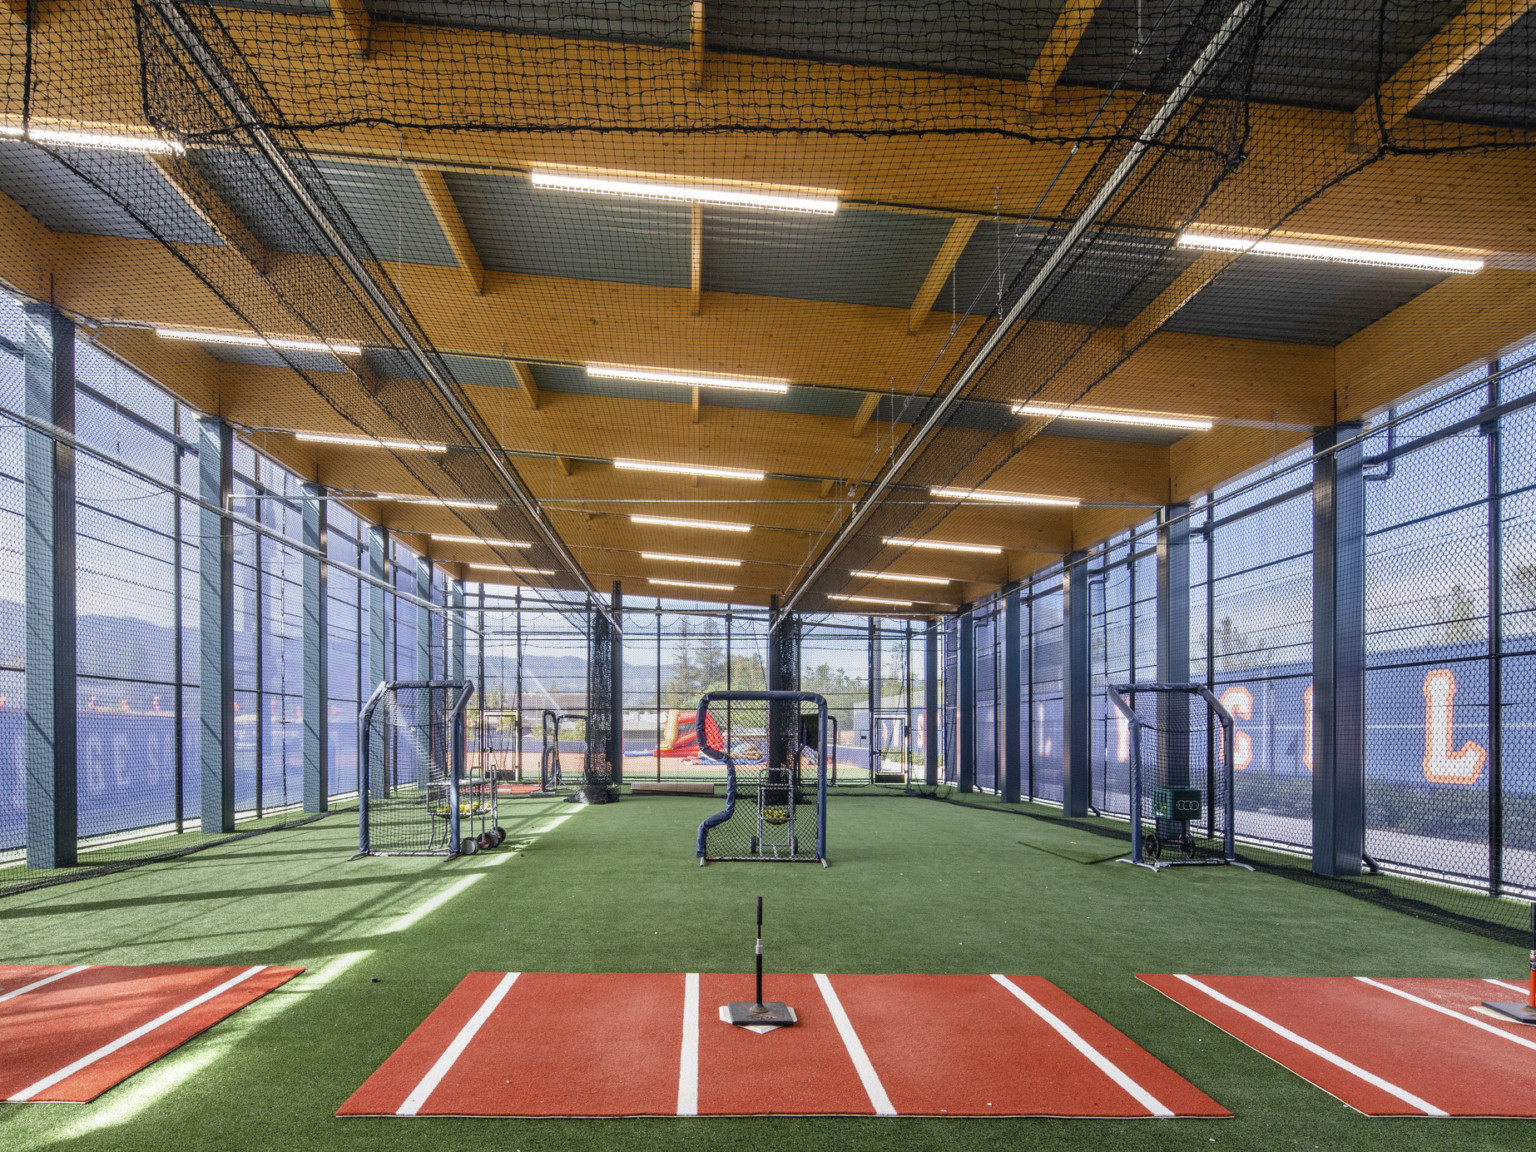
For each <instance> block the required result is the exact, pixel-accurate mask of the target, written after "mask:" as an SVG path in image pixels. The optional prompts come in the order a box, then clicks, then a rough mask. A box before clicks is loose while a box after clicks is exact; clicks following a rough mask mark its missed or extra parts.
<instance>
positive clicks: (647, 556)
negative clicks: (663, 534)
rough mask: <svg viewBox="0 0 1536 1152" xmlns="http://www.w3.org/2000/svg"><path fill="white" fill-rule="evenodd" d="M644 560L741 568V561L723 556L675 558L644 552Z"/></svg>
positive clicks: (673, 556)
mask: <svg viewBox="0 0 1536 1152" xmlns="http://www.w3.org/2000/svg"><path fill="white" fill-rule="evenodd" d="M640 557H641V559H643V560H673V561H676V562H677V563H679V564H713V565H715V566H716V567H719V568H740V567H741V561H740V560H727V559H725V558H724V557H722V556H675V555H673V554H672V553H671V552H642V553H640Z"/></svg>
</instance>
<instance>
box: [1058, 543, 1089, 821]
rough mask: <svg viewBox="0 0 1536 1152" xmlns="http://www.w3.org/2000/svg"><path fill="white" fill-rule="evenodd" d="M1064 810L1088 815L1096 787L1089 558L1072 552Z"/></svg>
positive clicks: (1067, 577) (1065, 607)
mask: <svg viewBox="0 0 1536 1152" xmlns="http://www.w3.org/2000/svg"><path fill="white" fill-rule="evenodd" d="M1061 579H1062V590H1063V596H1062V605H1061V613H1062V642H1063V645H1064V647H1063V652H1062V707H1061V712H1062V737H1063V742H1062V743H1063V746H1062V790H1061V797H1062V809H1063V811H1065V813H1066V814H1067V815H1068V816H1086V815H1088V796H1089V790H1090V788H1091V786H1092V785H1091V777H1090V773H1091V768H1092V765H1091V756H1090V754H1089V749H1090V732H1091V729H1090V712H1091V708H1090V703H1091V701H1090V699H1089V684H1090V683H1091V681H1090V679H1089V678H1090V675H1091V672H1090V669H1089V658H1090V652H1089V646H1088V614H1089V606H1088V555H1087V553H1085V552H1072V553H1069V554H1068V555H1067V557H1066V568H1065V569H1064V571H1063V572H1062V578H1061Z"/></svg>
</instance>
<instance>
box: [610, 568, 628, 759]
mask: <svg viewBox="0 0 1536 1152" xmlns="http://www.w3.org/2000/svg"><path fill="white" fill-rule="evenodd" d="M608 619H609V620H611V621H612V622H613V643H612V644H610V645H609V653H608V660H609V668H610V669H611V671H610V673H609V676H608V692H609V697H608V700H609V704H608V706H609V708H611V709H612V714H613V722H612V723H611V724H610V725H609V726H608V763H609V764H611V765H613V782H614V783H615V784H622V783H624V631H623V629H624V590H623V588H622V587H621V586H620V584H619V581H617V580H615V581H614V582H613V595H612V599H611V600H610V601H609V612H608Z"/></svg>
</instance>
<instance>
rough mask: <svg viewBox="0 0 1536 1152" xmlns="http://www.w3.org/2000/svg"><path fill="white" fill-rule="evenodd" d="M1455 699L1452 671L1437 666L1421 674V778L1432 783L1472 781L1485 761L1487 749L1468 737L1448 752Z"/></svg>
mask: <svg viewBox="0 0 1536 1152" xmlns="http://www.w3.org/2000/svg"><path fill="white" fill-rule="evenodd" d="M1455 701H1456V674H1455V673H1454V672H1452V671H1451V670H1450V669H1449V668H1437V669H1436V670H1435V671H1433V672H1426V673H1425V674H1424V779H1426V780H1428V781H1429V782H1430V783H1431V784H1471V783H1473V782H1474V781H1476V780H1477V778H1478V777H1479V776H1480V775H1482V771H1483V765H1484V764H1486V763H1487V762H1488V752H1487V749H1485V748H1484V747H1483V746H1482V745H1481V744H1474V743H1472V741H1470V740H1468V741H1467V742H1466V743H1465V744H1463V745H1462V746H1461V750H1460V751H1459V752H1452V751H1451V739H1452V733H1453V731H1454V729H1455V721H1456V714H1455Z"/></svg>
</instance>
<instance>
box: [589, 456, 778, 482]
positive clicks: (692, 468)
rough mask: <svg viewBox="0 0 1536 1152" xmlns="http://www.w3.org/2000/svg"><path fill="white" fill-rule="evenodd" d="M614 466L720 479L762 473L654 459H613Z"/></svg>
mask: <svg viewBox="0 0 1536 1152" xmlns="http://www.w3.org/2000/svg"><path fill="white" fill-rule="evenodd" d="M613 466H614V467H615V468H623V469H625V470H627V471H630V472H666V473H668V474H672V475H677V476H713V477H715V478H717V479H720V480H761V479H763V473H761V472H753V471H751V470H750V469H747V468H711V467H709V466H708V465H705V464H663V463H661V462H659V461H655V460H615V461H614V462H613Z"/></svg>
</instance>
